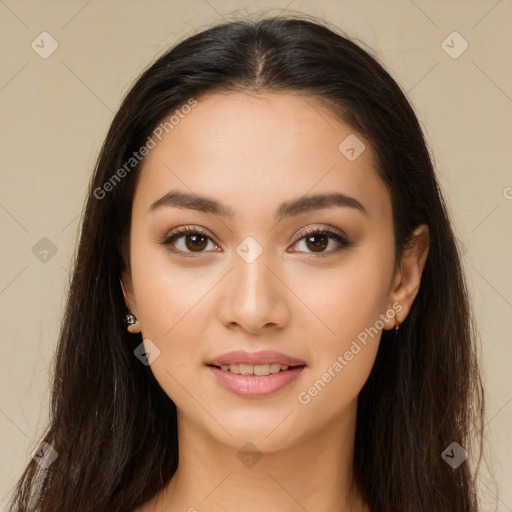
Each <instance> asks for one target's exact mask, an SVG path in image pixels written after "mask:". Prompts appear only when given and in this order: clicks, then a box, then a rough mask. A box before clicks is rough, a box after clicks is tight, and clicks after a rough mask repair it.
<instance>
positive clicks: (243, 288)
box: [218, 252, 290, 335]
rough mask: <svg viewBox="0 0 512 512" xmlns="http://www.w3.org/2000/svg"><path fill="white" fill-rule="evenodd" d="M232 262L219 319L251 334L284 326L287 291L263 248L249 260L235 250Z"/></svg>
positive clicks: (287, 309)
mask: <svg viewBox="0 0 512 512" xmlns="http://www.w3.org/2000/svg"><path fill="white" fill-rule="evenodd" d="M233 264H234V266H233V269H232V270H231V272H229V275H228V276H226V279H225V280H224V290H223V291H224V293H223V297H222V299H221V301H220V307H219V309H218V315H219V320H220V321H221V323H222V324H223V325H224V326H226V327H227V328H230V329H239V330H241V331H245V332H247V333H250V334H253V335H258V334H268V333H269V332H270V331H274V330H279V329H282V328H284V327H285V325H286V324H287V323H288V320H289V317H290V310H289V305H288V304H287V302H286V299H287V297H289V293H290V292H289V291H287V289H286V285H285V284H284V283H283V279H282V277H279V276H278V273H279V272H278V271H277V270H276V269H274V268H270V266H269V258H267V257H266V254H265V252H263V254H261V255H260V256H259V257H258V258H257V259H256V260H255V261H253V262H251V263H248V262H247V261H244V259H242V258H240V257H238V255H236V254H235V255H234V261H233ZM287 292H288V295H287Z"/></svg>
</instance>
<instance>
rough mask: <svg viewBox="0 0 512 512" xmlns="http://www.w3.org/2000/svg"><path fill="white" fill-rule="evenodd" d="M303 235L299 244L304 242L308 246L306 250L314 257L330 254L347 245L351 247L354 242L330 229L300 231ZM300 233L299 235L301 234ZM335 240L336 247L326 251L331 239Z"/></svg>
mask: <svg viewBox="0 0 512 512" xmlns="http://www.w3.org/2000/svg"><path fill="white" fill-rule="evenodd" d="M300 235H303V236H302V238H301V239H300V240H298V241H297V242H296V244H299V243H300V242H304V245H305V246H306V249H307V250H305V251H300V252H305V253H308V254H310V255H311V256H313V257H319V258H320V257H324V256H330V255H331V254H334V253H336V252H338V251H340V250H341V249H344V248H346V247H350V246H351V245H352V242H349V241H348V240H347V239H346V238H345V237H344V236H342V235H341V234H340V233H338V232H336V231H332V230H330V229H325V228H324V229H313V230H309V231H306V232H302V233H300ZM300 235H299V236H300ZM331 240H332V241H334V247H333V248H332V249H331V250H328V251H326V249H327V248H328V247H329V245H330V241H331Z"/></svg>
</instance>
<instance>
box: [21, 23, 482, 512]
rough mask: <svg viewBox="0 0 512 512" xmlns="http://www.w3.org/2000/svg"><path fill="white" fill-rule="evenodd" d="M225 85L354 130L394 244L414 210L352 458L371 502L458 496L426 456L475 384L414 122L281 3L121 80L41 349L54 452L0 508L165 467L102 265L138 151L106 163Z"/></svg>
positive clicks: (451, 257) (118, 248)
mask: <svg viewBox="0 0 512 512" xmlns="http://www.w3.org/2000/svg"><path fill="white" fill-rule="evenodd" d="M228 91H249V92H255V91H256V92H257V91H300V92H304V93H307V94H310V95H312V96H314V97H316V98H318V99H320V100H322V101H323V102H324V103H325V104H326V105H327V106H328V107H329V108H330V109H331V111H332V112H333V114H335V115H336V116H338V118H339V119H340V120H342V121H343V122H345V123H347V124H349V125H350V126H351V127H353V128H354V129H355V130H356V131H358V132H360V133H361V134H363V135H364V136H365V137H366V138H367V139H368V140H369V141H370V143H371V146H372V150H373V152H374V155H375V158H376V160H377V167H378V168H377V172H378V174H379V176H380V178H381V179H382V181H383V182H384V183H385V185H386V186H387V188H388V190H389V193H390V196H391V201H392V208H393V222H394V232H395V240H396V260H397V261H400V258H401V256H402V253H403V250H404V248H405V247H406V246H407V243H408V242H409V240H410V238H411V235H412V233H413V231H414V229H415V228H416V227H417V226H418V225H420V224H423V223H425V224H427V225H428V226H429V229H430V251H429V255H428V259H427V262H426V266H425V269H424V273H423V277H422V281H421V287H420V290H419V294H418V296H417V298H416V300H415V302H414V304H413V307H412V310H411V311H410V314H409V316H408V317H407V319H406V321H405V322H404V324H403V325H402V326H401V327H400V330H399V332H398V335H397V336H396V337H393V336H391V335H390V333H389V332H387V331H384V332H383V334H382V339H381V344H380V347H379V351H378V354H377V359H376V362H375V365H374V367H373V369H372V372H371V374H370V376H369V379H368V381H367V382H366V384H365V386H364V388H363V389H362V391H361V393H360V396H359V400H358V414H357V433H356V440H355V458H354V475H355V481H356V484H357V486H358V488H359V489H360V491H361V492H362V495H363V496H364V498H365V500H366V501H367V503H368V504H369V506H370V508H371V510H373V511H379V512H380V511H390V512H391V511H392V512H405V511H407V512H410V511H412V510H414V511H415V512H420V511H428V512H433V511H438V512H444V511H446V512H448V511H449V512H470V511H475V510H476V509H477V497H476V484H475V473H476V470H475V469H474V468H473V466H471V465H470V464H469V461H466V462H464V463H462V464H461V465H460V466H459V467H457V468H456V469H453V468H452V467H450V465H449V464H447V463H446V462H445V461H444V460H443V458H442V456H441V454H442V453H443V451H444V450H445V449H446V448H447V447H448V446H449V445H450V444H451V443H452V442H457V443H458V444H459V445H460V446H462V447H463V448H465V449H466V450H469V449H470V447H471V443H472V441H474V439H477V441H478V439H481V437H478V434H480V436H481V427H482V415H483V396H482V387H481V381H480V376H479V371H478V366H477V359H476V356H475V334H474V329H473V327H472V316H471V312H470V307H469V303H468V296H467V290H466V286H465V281H464V277H463V272H462V268H461V263H460V256H459V254H458V251H457V246H456V243H455V237H454V233H453V231H452V228H451V225H450V221H449V217H448V214H447V208H446V206H445V203H444V201H443V198H442V194H441V192H440V190H439V186H438V182H437V180H436V176H435V172H434V169H433V165H432V162H431V159H430V156H429V152H428V149H427V145H426V143H425V140H424V136H423V133H422V130H421V128H420V125H419V123H418V120H417V118H416V116H415V114H414V111H413V109H412V107H411V106H410V104H409V102H408V101H407V99H406V97H405V95H404V93H403V92H402V90H401V89H400V87H399V86H398V85H397V84H396V82H395V81H394V80H393V79H392V78H391V76H390V74H388V72H386V71H385V69H384V68H383V67H382V66H381V65H380V64H379V63H378V62H377V61H376V60H375V59H374V58H373V57H371V56H370V55H369V54H368V53H367V52H366V51H365V50H363V49H362V48H361V47H360V46H358V45H356V44H355V43H354V42H352V41H351V40H350V39H348V38H346V37H344V36H343V35H341V34H340V33H339V32H338V31H337V30H336V29H333V28H331V27H328V26H327V25H326V24H324V23H322V22H319V21H311V20H308V19H301V18H300V17H297V16H294V17H289V16H286V17H272V18H263V19H260V20H256V21H254V20H252V21H247V20H238V21H231V22H228V23H224V24H221V25H217V26H214V27H212V28H209V29H207V30H204V31H202V32H200V33H198V34H196V35H194V36H192V37H189V38H187V39H186V40H184V41H182V42H181V43H179V44H177V45H176V46H175V47H174V48H172V49H171V50H169V51H168V52H167V53H165V54H164V55H162V56H161V57H160V58H158V60H156V62H155V63H154V64H152V65H151V66H150V67H149V68H148V69H147V70H146V71H145V72H144V73H143V74H142V75H141V76H140V78H139V79H138V80H137V81H136V83H135V84H134V85H133V87H132V88H131V90H130V91H129V93H128V94H127V96H126V97H125V99H124V101H123V103H122V105H121V107H120V108H119V111H118V112H117V114H116V115H115V117H114V119H113V121H112V124H111V127H110V130H109V132H108V134H107V137H106V139H105V142H104V144H103V147H102V149H101V153H100V155H99V159H98V163H97V166H96V169H95V172H94V175H93V177H92V181H91V184H90V190H89V195H88V199H87V203H86V208H85V213H84V217H83V223H82V230H81V236H80V243H79V247H78V251H77V254H76V259H75V261H74V268H73V273H72V280H71V284H70V291H69V296H68V300H67V308H66V311H65V317H64V320H63V324H62V329H61V332H60V338H59V343H58V348H57V353H56V357H55V368H54V380H53V385H52V390H51V393H52V394H51V419H50V424H49V427H48V429H47V431H46V433H45V434H44V436H43V438H42V440H41V441H43V442H46V443H48V444H49V445H51V447H52V448H53V449H54V450H55V451H56V452H57V454H58V456H57V458H56V459H55V460H54V461H53V463H51V464H50V465H49V466H48V467H46V468H42V467H41V466H40V465H39V464H37V463H36V462H35V461H33V460H31V461H30V463H29V464H28V466H27V468H26V470H25V472H24V474H23V475H22V477H21V478H20V480H19V482H18V484H17V488H16V492H15V495H14V496H13V499H12V505H11V507H12V508H11V510H12V511H16V512H28V511H35V510H38V511H41V512H55V511H71V510H76V511H77V512H100V511H105V512H107V511H108V512H116V511H119V512H121V511H131V510H133V509H134V508H135V507H136V506H140V505H141V504H142V503H144V502H145V501H147V500H149V499H150V498H151V497H153V496H154V495H155V494H156V493H158V491H160V490H161V489H162V488H163V487H164V486H165V485H166V484H167V483H168V482H169V480H170V479H171V477H172V476H173V474H174V472H175V470H176V468H177V464H178V440H177V429H176V407H175V405H174V403H173V402H172V400H171V399H170V398H169V397H168V396H167V395H166V394H165V392H164V391H163V390H162V389H161V388H160V386H159V385H158V383H157V382H156V380H155V378H154V377H153V375H152V373H151V370H150V369H149V367H147V366H144V365H142V364H140V361H139V360H138V359H137V358H136V357H134V355H133V351H134V349H135V347H136V346H137V345H139V344H140V342H141V338H139V337H138V336H133V335H129V334H127V332H126V329H125V326H124V325H123V324H122V317H123V315H124V313H125V312H126V309H125V305H124V302H123V296H122V292H121V288H120V284H119V277H120V271H121V269H122V268H123V266H124V265H129V254H128V253H127V250H126V247H127V243H126V242H127V239H128V235H129V228H130V221H129V219H130V214H131V205H132V200H133V196H134V189H135V185H136V177H137V172H138V169H139V167H140V164H139V165H134V166H133V169H131V168H130V169H129V170H127V168H126V167H125V170H127V172H126V173H123V176H122V179H116V180H114V181H112V176H113V174H114V173H115V172H116V170H118V169H120V168H122V166H123V165H125V164H126V162H127V161H130V158H131V157H132V156H133V153H134V151H135V152H136V151H137V150H138V149H139V148H140V147H141V146H143V144H144V143H145V142H146V141H147V138H148V136H149V135H150V134H151V133H152V132H153V130H154V129H155V127H156V126H158V125H159V123H160V122H161V121H162V119H164V118H166V116H169V115H170V114H171V113H172V112H173V111H175V110H176V109H178V108H179V107H180V106H182V105H184V104H186V103H187V102H188V101H189V100H190V99H191V98H195V99H197V100H199V101H200V98H201V95H203V94H205V93H211V92H228ZM118 177H119V175H118ZM109 180H111V181H110V183H111V186H109V187H105V183H107V182H109ZM107 189H108V190H107ZM477 445H478V443H477ZM478 446H479V445H478Z"/></svg>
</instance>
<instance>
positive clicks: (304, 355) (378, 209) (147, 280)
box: [122, 93, 428, 512]
mask: <svg viewBox="0 0 512 512" xmlns="http://www.w3.org/2000/svg"><path fill="white" fill-rule="evenodd" d="M353 133H355V132H354V130H352V129H351V128H350V127H349V126H348V125H346V124H343V123H340V122H338V121H336V120H335V119H334V117H332V116H331V114H330V113H329V111H328V110H327V109H326V108H325V107H324V106H322V104H321V103H320V102H319V101H317V100H315V99H314V98H312V97H308V96H305V95H298V94H294V93H272V94H271V93H264V94H260V95H249V94H245V93H224V94H219V93H217V94H213V95H207V96H204V97H201V98H198V105H197V106H196V107H195V108H194V109H193V110H192V111H191V113H190V114H188V115H187V116H186V117H185V118H184V119H182V120H181V121H180V122H179V124H178V125H177V126H175V127H174V129H173V130H172V131H170V132H169V133H168V134H167V135H166V136H165V137H164V138H163V139H162V141H161V142H159V143H158V144H157V146H156V147H155V148H154V149H152V150H151V152H150V153H149V155H148V156H147V157H146V159H145V161H144V165H143V169H142V171H141V175H140V177H139V181H138V183H137V187H136V192H135V197H134V201H133V210H132V219H131V234H130V236H131V240H130V264H131V268H130V270H125V271H124V272H123V274H122V283H123V288H124V291H125V296H126V301H127V306H128V307H129V309H130V311H131V312H132V313H133V314H135V316H136V317H137V318H138V320H139V324H137V326H136V328H135V330H137V331H138V330H141V332H142V336H143V339H145V340H146V339H150V340H151V341H152V343H154V344H155V345H156V346H157V347H158V348H159V350H160V355H159V357H157V358H156V359H155V360H154V362H152V364H151V365H150V368H151V370H152V372H153V374H154V376H155V378H156V379H157V381H158V382H159V384H160V385H161V387H162V388H163V389H164V391H165V392H166V393H167V395H168V396H169V397H170V398H171V399H172V400H173V401H174V402H175V404H176V406H177V410H178V438H179V451H180V460H179V466H178V469H177V472H176V473H175V475H174V477H173V478H172V480H171V482H170V483H169V485H168V486H167V488H165V489H164V490H163V491H162V492H160V493H159V494H158V495H157V496H156V497H155V498H154V499H153V500H151V501H150V502H147V503H146V504H145V505H144V506H143V507H142V508H140V509H138V511H137V512H141V511H144V512H149V511H167V512H174V511H178V510H180V511H185V510H190V511H193V510H200V511H209V512H216V511H225V510H234V509H235V508H239V507H240V505H241V504H243V510H244V511H247V512H251V511H254V512H256V511H258V512H259V511H261V510H265V511H268V512H273V511H279V512H283V511H287V512H292V511H294V512H295V511H299V510H300V511H303V510H315V511H316V512H324V511H333V510H344V511H348V510H351V511H367V510H369V509H368V508H367V507H366V505H365V504H364V503H363V502H362V500H361V498H360V497H359V496H358V494H357V492H355V491H354V492H350V490H351V486H350V481H351V476H352V473H351V464H352V457H353V447H354V435H355V420H356V410H357V397H358V394H359V392H360V390H361V388H362V386H363V385H364V383H365V381H366V380H367V378H368V375H369V373H370V370H371V368H372V365H373V363H374V360H375V356H376V353H377V349H378V344H379V340H380V334H381V333H380V331H379V334H378V335H376V336H374V337H373V338H369V341H368V343H367V345H366V346H364V347H363V348H362V350H361V351H360V352H358V353H357V355H355V356H354V357H353V359H352V360H351V361H349V362H348V364H347V365H346V366H345V367H344V368H343V370H342V371H341V372H339V373H337V374H336V376H335V377H334V378H332V379H331V381H330V382H329V383H328V384H327V385H326V386H325V387H324V388H323V389H322V390H321V392H319V393H318V394H317V395H316V396H314V397H312V398H311V400H310V401H309V403H307V404H305V405H304V404H302V403H300V402H299V400H298V394H299V393H300V392H303V391H307V390H308V388H309V387H310V386H311V385H312V384H313V383H314V382H315V381H316V380H317V379H319V378H320V377H321V376H322V374H324V373H325V372H326V370H327V369H328V368H329V367H332V365H333V363H334V362H335V361H336V360H337V357H338V356H339V355H343V354H344V353H345V352H346V351H347V350H348V349H349V348H350V346H351V343H352V341H353V340H355V339H356V337H357V336H358V334H360V333H361V332H362V331H364V329H365V328H369V327H371V326H374V325H375V323H376V321H377V320H378V319H379V315H381V314H383V313H385V312H386V311H387V310H389V309H390V308H392V305H393V304H397V303H398V304H399V305H400V306H401V310H400V313H399V314H398V318H399V320H400V321H401V322H402V321H404V319H405V317H406V316H407V314H408V312H409V309H410V307H411V305H412V303H413V300H414V298H415V297H416V294H417V291H418V288H419V283H420V278H421V273H422V271H423V268H424V264H425V260H426V257H427V252H428V229H427V227H426V226H420V227H419V228H418V229H417V230H416V236H415V238H414V241H413V244H412V245H411V248H410V250H408V252H407V253H406V254H405V255H404V257H403V259H402V261H401V265H400V266H399V267H398V268H395V265H394V262H395V254H394V235H393V227H392V209H391V202H390V196H389V193H388V191H387V189H386V188H385V186H384V184H383V183H382V182H381V180H380V179H379V177H378V175H377V173H376V171H375V161H374V156H373V154H372V151H371V149H370V144H369V142H368V141H367V140H366V139H365V138H364V137H363V136H362V135H361V134H356V135H357V137H358V138H359V139H360V140H361V141H363V142H364V144H365V146H366V149H365V151H363V152H362V153H361V154H360V156H359V157H358V158H357V159H356V160H354V161H349V160H348V159H347V158H346V157H345V156H344V155H343V154H342V153H341V152H340V150H339V149H338V145H339V144H340V143H341V142H342V141H343V140H344V139H345V138H346V137H347V136H348V135H350V134H353ZM170 190H178V191H182V192H194V193H196V194H201V195H206V196H208V197H210V198H213V199H215V200H217V201H219V202H221V203H222V204H225V205H227V206H229V207H230V208H231V209H232V210H233V211H234V214H235V215H234V217H233V218H227V217H226V218H224V217H221V216H219V215H214V214H212V213H207V212H199V211H194V210H190V209H186V208H176V207H162V208H158V209H155V210H153V211H150V206H151V205H152V204H153V203H154V202H155V201H157V200H158V199H160V198H161V197H162V196H163V195H164V194H166V193H167V192H169V191H170ZM333 191H336V192H341V193H343V194H345V195H347V196H350V197H352V198H355V199H357V201H359V202H360V203H361V204H362V205H363V206H364V209H365V210H366V213H362V212H361V211H359V210H357V209H355V208H351V207H346V206H345V207H340V206H334V207H330V208H323V209H320V210H315V211H309V212H303V213H300V214H298V215H295V216H293V217H289V218H285V219H283V220H281V221H280V222H278V223H276V222H275V221H274V219H273V212H274V210H275V209H276V208H277V207H278V206H279V205H280V204H281V203H282V202H283V201H291V200H294V199H296V198H299V197H302V196H304V195H307V194H316V193H330V192H333ZM178 226H191V227H201V228H203V230H205V231H206V232H207V233H208V237H209V239H208V238H207V239H206V241H205V242H204V244H203V245H202V246H201V248H200V249H196V252H194V247H195V245H194V243H193V242H191V240H190V236H188V237H187V236H186V235H182V236H181V238H179V239H177V240H175V241H174V243H173V244H171V246H170V247H171V248H174V249H175V250H177V251H179V250H181V251H183V252H184V253H187V254H189V255H191V257H186V256H183V255H180V254H176V253H172V252H170V251H169V248H166V247H165V246H163V245H162V243H161V242H162V239H164V238H165V237H166V236H167V235H168V234H169V233H170V232H171V231H172V230H173V229H175V228H176V227H178ZM328 226H332V227H334V228H335V229H337V230H338V231H341V232H343V233H345V235H346V237H347V238H348V239H349V241H350V242H352V245H350V246H348V247H342V248H341V250H339V251H335V249H336V248H337V247H338V246H339V244H338V242H337V241H336V240H335V239H333V238H330V235H329V237H328V238H324V237H322V236H320V238H319V239H318V238H317V239H316V241H318V240H320V241H321V242H322V241H323V242H325V243H327V242H328V243H329V245H328V246H327V247H325V248H323V249H322V248H320V249H316V251H315V246H314V242H315V240H314V241H313V242H311V243H309V244H308V243H307V241H308V239H307V238H304V235H302V236H298V234H300V232H301V230H303V229H304V228H325V227H328ZM247 236H251V237H253V238H254V239H255V240H256V241H257V242H258V244H259V245H260V246H261V248H262V249H263V252H262V253H261V255H260V256H259V257H258V258H257V259H256V260H255V261H254V262H252V263H250V264H249V263H247V262H246V261H245V260H244V259H242V258H241V257H240V256H239V255H238V253H237V252H236V249H237V247H238V246H239V244H240V243H241V242H242V241H243V240H244V239H245V238H246V237H247ZM187 240H188V244H187ZM196 244H197V242H196ZM201 251H202V252H201ZM182 254H183V253H182ZM317 254H327V256H325V257H315V255H317ZM394 327H395V320H394V318H391V319H388V318H387V317H386V320H385V325H384V329H392V328H394ZM237 349H245V350H247V351H250V352H256V351H260V350H274V351H277V352H281V353H284V354H286V355H289V356H292V357H295V358H298V359H301V360H303V361H304V362H305V363H306V365H307V366H306V368H305V369H304V370H303V372H302V373H301V374H300V375H299V377H298V378H297V379H296V380H295V381H294V382H293V383H291V384H290V385H288V386H287V387H285V388H284V389H281V390H279V391H278V392H276V393H274V394H272V395H270V396H268V397H265V398H247V397H241V396H238V395H235V394H233V393H231V392H230V391H228V390H226V389H224V388H223V387H221V386H220V385H219V384H218V383H217V381H216V379H215V378H214V375H212V372H211V371H210V369H209V368H208V367H207V366H206V365H205V363H206V362H207V361H208V360H211V359H212V358H213V357H216V356H218V355H220V354H223V353H225V352H229V351H232V350H237ZM248 442H251V443H252V444H253V445H254V446H255V447H256V448H257V450H258V451H259V452H260V455H262V457H261V458H260V459H259V460H258V461H257V463H256V464H254V465H252V466H251V467H248V466H246V465H245V464H244V463H243V462H242V461H241V460H240V459H239V458H238V457H237V453H238V451H239V450H240V449H241V448H242V447H243V446H245V445H246V443H248ZM192 507H193V508H192Z"/></svg>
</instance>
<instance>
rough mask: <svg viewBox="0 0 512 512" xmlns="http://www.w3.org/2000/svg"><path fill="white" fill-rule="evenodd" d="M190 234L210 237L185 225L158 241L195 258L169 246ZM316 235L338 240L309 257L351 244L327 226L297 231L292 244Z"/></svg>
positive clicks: (330, 252) (184, 253) (178, 251)
mask: <svg viewBox="0 0 512 512" xmlns="http://www.w3.org/2000/svg"><path fill="white" fill-rule="evenodd" d="M190 234H192V235H201V236H204V237H205V238H207V239H209V240H211V238H210V236H209V235H208V233H206V232H205V231H204V230H202V229H201V228H196V227H191V226H186V227H181V228H177V229H176V230H175V231H174V232H172V233H171V234H170V235H168V236H166V237H164V239H163V240H162V241H161V242H160V243H161V244H162V245H163V246H164V247H165V248H166V249H167V250H168V251H170V252H172V253H175V254H179V255H180V256H184V257H187V258H188V257H192V258H195V257H196V256H195V255H194V253H187V252H184V251H181V250H176V249H171V248H170V247H169V246H170V245H171V244H172V243H173V242H175V241H176V240H178V239H180V238H182V237H183V236H185V235H190ZM318 235H326V236H328V237H329V238H333V239H334V240H336V242H338V247H337V248H335V249H332V250H330V251H329V252H323V253H316V254H315V253H309V254H310V255H311V256H310V257H313V258H324V257H326V256H330V255H332V254H334V253H337V252H339V251H340V250H342V249H344V248H347V247H350V246H351V245H352V242H350V241H348V240H347V239H346V238H345V237H343V236H342V235H340V234H339V233H338V232H336V231H334V230H332V229H329V228H313V229H309V230H305V231H302V232H301V233H299V236H300V238H299V239H298V240H297V241H296V242H295V243H294V244H293V245H295V244H297V243H298V242H300V241H301V240H304V239H305V238H307V237H311V236H318ZM211 241H212V242H213V240H211ZM214 243H215V242H214ZM195 254H197V255H199V254H201V252H198V253H195Z"/></svg>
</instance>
